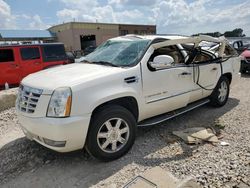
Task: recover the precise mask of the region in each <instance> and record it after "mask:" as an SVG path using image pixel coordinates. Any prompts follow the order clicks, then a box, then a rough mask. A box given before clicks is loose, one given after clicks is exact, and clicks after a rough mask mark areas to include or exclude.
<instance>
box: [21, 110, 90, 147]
mask: <svg viewBox="0 0 250 188" xmlns="http://www.w3.org/2000/svg"><path fill="white" fill-rule="evenodd" d="M18 119H19V121H20V123H21V128H22V129H23V132H24V134H25V135H26V137H28V138H29V139H31V140H35V141H36V142H38V143H40V144H41V145H43V146H45V147H47V148H50V149H52V150H55V151H58V152H69V151H74V150H78V149H82V148H83V147H84V144H85V140H86V137H87V133H88V127H89V122H90V115H89V116H86V117H84V116H83V117H82V116H77V117H68V118H48V117H43V118H31V117H25V116H23V115H22V114H18Z"/></svg>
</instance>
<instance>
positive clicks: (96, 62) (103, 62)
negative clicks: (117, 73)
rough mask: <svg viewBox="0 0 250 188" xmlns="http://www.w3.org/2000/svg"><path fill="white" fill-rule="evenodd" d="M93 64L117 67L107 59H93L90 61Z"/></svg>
mask: <svg viewBox="0 0 250 188" xmlns="http://www.w3.org/2000/svg"><path fill="white" fill-rule="evenodd" d="M92 63H93V64H98V65H106V66H111V67H119V66H118V65H115V64H113V63H110V62H107V61H94V62H92Z"/></svg>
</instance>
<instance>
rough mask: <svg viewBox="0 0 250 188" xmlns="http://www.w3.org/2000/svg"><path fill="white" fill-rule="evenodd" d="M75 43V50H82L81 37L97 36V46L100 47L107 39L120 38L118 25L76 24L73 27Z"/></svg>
mask: <svg viewBox="0 0 250 188" xmlns="http://www.w3.org/2000/svg"><path fill="white" fill-rule="evenodd" d="M72 32H73V37H74V38H73V42H74V48H75V50H79V49H81V41H80V36H81V35H95V36H96V45H97V46H98V45H100V44H101V43H102V42H104V41H106V40H107V39H110V38H113V37H117V36H119V31H118V25H109V24H98V23H88V24H82V23H74V24H73V27H72Z"/></svg>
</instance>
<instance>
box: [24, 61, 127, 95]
mask: <svg viewBox="0 0 250 188" xmlns="http://www.w3.org/2000/svg"><path fill="white" fill-rule="evenodd" d="M122 71H123V68H120V67H109V66H103V65H95V64H86V63H75V64H70V65H62V66H58V67H54V68H50V69H47V70H43V71H40V72H37V73H34V74H30V75H29V76H27V77H25V78H24V79H23V80H22V84H24V85H27V86H30V87H34V88H39V89H43V90H44V92H43V93H44V94H51V93H52V92H53V90H54V89H56V88H59V87H73V86H74V85H77V84H82V83H85V82H88V81H91V80H94V79H98V78H102V77H105V76H109V75H112V74H116V73H120V72H122Z"/></svg>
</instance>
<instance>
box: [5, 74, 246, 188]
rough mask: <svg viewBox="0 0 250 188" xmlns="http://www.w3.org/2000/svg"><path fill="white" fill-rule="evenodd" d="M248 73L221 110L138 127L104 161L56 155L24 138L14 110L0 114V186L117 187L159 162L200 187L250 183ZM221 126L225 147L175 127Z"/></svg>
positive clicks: (204, 109) (80, 154) (205, 110)
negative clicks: (126, 148) (190, 141)
mask: <svg viewBox="0 0 250 188" xmlns="http://www.w3.org/2000/svg"><path fill="white" fill-rule="evenodd" d="M249 122H250V76H247V75H245V76H241V75H239V76H238V78H237V79H236V80H235V81H234V82H233V84H232V88H231V94H230V98H229V101H228V103H227V104H226V106H224V107H222V108H212V107H209V106H203V107H201V108H199V109H196V110H194V111H192V112H189V113H187V114H185V115H182V116H180V117H177V118H175V119H172V120H170V121H167V122H165V123H164V124H162V125H159V126H155V127H150V128H143V129H142V128H141V129H139V130H138V136H137V140H136V143H135V145H134V147H133V148H132V150H131V151H130V152H129V153H128V154H127V155H126V156H124V157H122V158H121V159H119V160H116V161H113V162H109V163H103V162H99V161H97V160H96V159H93V158H92V157H90V156H89V155H88V154H87V153H86V152H85V151H77V152H73V153H68V154H59V153H55V152H53V151H50V150H48V149H46V148H44V147H42V146H40V145H38V144H36V143H35V142H31V141H29V140H27V139H26V138H25V137H23V134H22V132H21V131H20V129H19V126H18V124H19V123H18V121H17V119H16V115H15V110H14V109H9V110H6V111H3V112H1V113H0V185H1V187H37V188H39V187H91V186H92V187H109V188H115V187H121V186H122V185H124V184H125V183H126V182H127V181H128V180H131V179H132V178H133V177H134V176H136V175H138V174H139V173H141V172H143V171H145V170H146V169H149V168H152V167H155V166H161V167H162V168H164V169H166V170H169V171H171V172H172V173H173V174H174V175H175V176H177V177H179V178H184V177H188V176H192V177H194V178H196V179H197V181H198V182H199V183H200V184H201V185H202V186H203V187H240V188H245V187H250V144H249V140H250V125H249ZM196 126H204V127H213V128H215V129H217V130H218V128H217V127H218V126H219V127H224V126H225V128H224V129H223V130H221V133H222V136H223V138H222V140H223V141H226V142H228V143H229V144H230V145H229V146H221V145H217V146H213V145H211V144H208V143H206V144H200V145H192V146H190V145H186V144H185V143H184V142H182V141H181V140H179V139H178V138H176V137H174V136H173V135H172V134H171V132H172V131H173V130H181V129H183V128H187V127H196Z"/></svg>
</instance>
